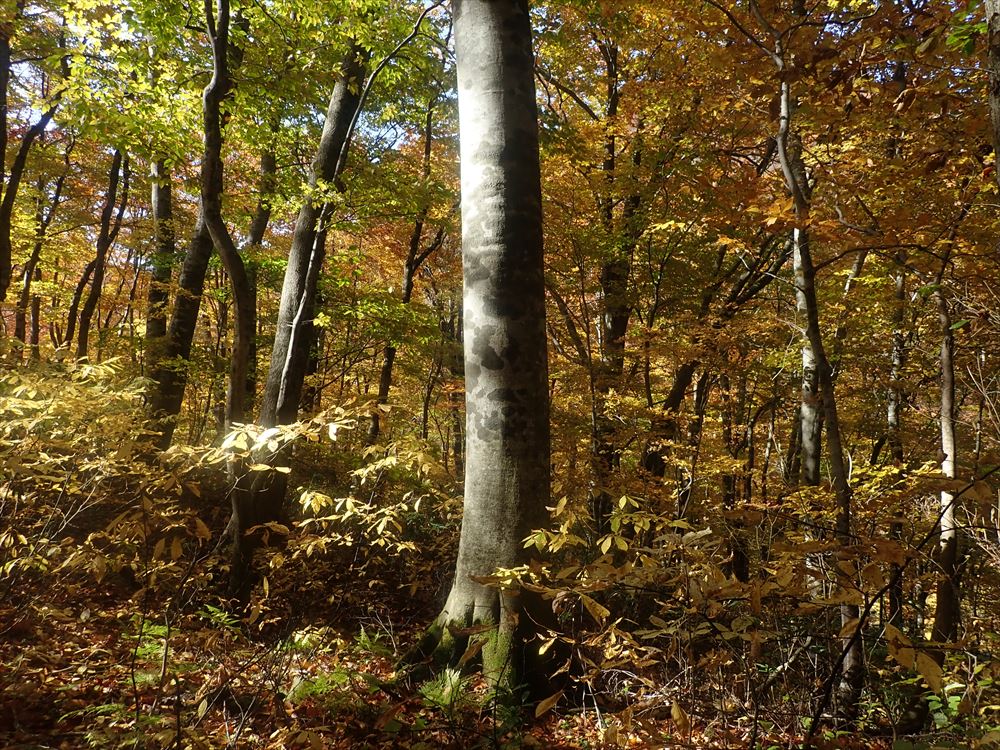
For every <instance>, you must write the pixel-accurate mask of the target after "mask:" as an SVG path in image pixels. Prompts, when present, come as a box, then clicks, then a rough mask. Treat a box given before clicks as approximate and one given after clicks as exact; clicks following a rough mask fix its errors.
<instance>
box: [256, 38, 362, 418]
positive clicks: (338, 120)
mask: <svg viewBox="0 0 1000 750" xmlns="http://www.w3.org/2000/svg"><path fill="white" fill-rule="evenodd" d="M366 59H367V54H366V53H365V52H364V50H362V49H361V47H359V46H357V45H355V46H352V48H351V50H350V51H349V52H348V54H347V55H346V57H345V58H344V65H343V70H342V72H341V76H340V78H339V79H338V80H337V83H336V85H335V86H334V88H333V94H332V95H331V97H330V104H329V106H328V108H327V112H326V120H325V122H324V124H323V133H322V135H321V136H320V142H319V148H318V149H317V151H316V158H315V159H313V163H312V170H311V174H310V177H309V186H310V188H312V189H315V188H316V186H317V185H319V184H320V183H323V184H324V185H327V186H329V185H331V184H332V183H334V182H335V181H336V179H337V177H338V176H339V174H338V169H339V168H340V167H341V166H342V165H341V164H340V163H339V162H340V155H341V153H342V152H343V150H344V148H345V142H346V140H347V137H348V131H349V130H350V127H351V122H352V120H353V119H354V113H355V112H356V111H357V109H358V105H359V103H360V87H361V83H362V80H363V78H364V70H365V61H366ZM322 214H323V204H322V203H317V202H316V199H315V198H314V197H312V196H309V197H307V199H306V201H305V202H304V203H303V204H302V207H301V208H300V209H299V215H298V217H297V218H296V220H295V233H294V235H293V236H292V248H291V251H290V252H289V254H288V266H287V267H286V269H285V278H284V282H283V284H282V287H281V302H280V304H279V307H278V324H277V328H276V330H275V334H274V344H273V346H272V349H271V363H270V367H269V369H268V373H267V381H266V382H265V384H264V394H263V396H262V397H261V406H260V423H261V424H262V425H263V426H264V427H273V426H274V425H277V424H288V423H290V422H294V421H295V419H296V417H297V416H298V409H299V401H300V399H301V396H302V384H303V382H304V380H305V371H306V362H307V360H308V357H309V347H310V344H311V338H312V336H311V334H312V329H313V325H312V318H313V312H314V307H315V303H316V281H317V279H318V276H319V270H320V267H321V266H322V264H323V260H324V257H325V254H326V230H325V227H323V226H322V222H321V218H322Z"/></svg>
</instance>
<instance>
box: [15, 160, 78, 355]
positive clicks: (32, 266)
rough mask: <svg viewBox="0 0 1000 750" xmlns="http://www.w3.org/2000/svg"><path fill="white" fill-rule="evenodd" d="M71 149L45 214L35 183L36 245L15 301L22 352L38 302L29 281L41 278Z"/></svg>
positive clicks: (40, 184)
mask: <svg viewBox="0 0 1000 750" xmlns="http://www.w3.org/2000/svg"><path fill="white" fill-rule="evenodd" d="M72 150H73V144H72V143H70V145H69V146H68V147H67V149H66V154H65V160H66V171H65V172H63V173H62V174H60V175H59V177H58V178H56V184H55V189H54V191H53V194H52V203H51V205H50V206H49V209H48V211H46V210H45V209H44V208H43V205H42V195H41V194H42V191H43V190H44V187H45V183H44V181H43V180H41V179H39V181H38V191H39V197H38V206H37V209H36V211H35V242H34V244H33V245H32V247H31V255H30V256H29V257H28V260H27V262H26V263H25V264H24V271H23V273H22V275H21V280H22V283H21V294H20V296H19V297H18V300H17V309H16V310H15V311H14V338H15V339H17V340H18V341H20V342H21V348H22V349H24V346H25V345H26V344H27V343H28V338H27V335H26V334H27V318H28V313H29V308H30V311H31V312H32V313H33V312H34V304H35V301H36V300H37V299H38V296H37V295H32V294H31V285H32V282H34V281H37V280H38V279H40V278H41V269H39V267H38V263H39V261H40V260H41V257H42V248H43V247H44V245H45V234H46V232H47V231H48V229H49V225H50V224H51V223H52V219H53V218H55V215H56V209H58V208H59V202H60V201H61V200H62V189H63V185H64V184H65V183H66V175H67V174H68V173H69V155H70V152H71V151H72ZM39 304H40V303H39ZM32 320H33V323H32V325H33V328H32V334H33V335H34V344H33V347H34V348H32V359H35V358H36V354H37V349H38V338H37V322H36V321H35V320H34V318H33V319H32ZM20 356H21V355H20V353H18V358H20Z"/></svg>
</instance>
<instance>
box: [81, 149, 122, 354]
mask: <svg viewBox="0 0 1000 750" xmlns="http://www.w3.org/2000/svg"><path fill="white" fill-rule="evenodd" d="M119 182H120V183H121V192H122V197H121V205H119V206H118V212H117V214H115V204H116V201H117V199H118V185H119ZM128 187H129V161H128V156H123V155H122V153H121V151H119V150H117V149H116V150H115V153H114V156H112V158H111V170H110V172H109V173H108V192H107V194H106V195H105V197H104V208H103V209H102V210H101V224H100V230H99V232H98V235H97V252H96V255H95V257H94V261H93V262H94V267H93V274H92V277H91V280H90V291H89V292H88V294H87V298H86V300H84V303H83V307H82V308H80V328H79V332H78V333H77V342H76V356H77V358H78V359H83V358H84V357H86V356H87V349H88V346H89V342H90V323H91V321H92V320H93V317H94V312H95V311H96V310H97V303H98V301H99V300H100V299H101V292H102V291H103V289H104V272H105V269H106V267H107V260H108V251H109V250H110V249H111V246H112V245H113V244H114V243H115V240H116V239H117V237H118V230H119V229H120V228H121V225H122V217H123V216H124V214H125V206H126V205H127V204H128ZM99 322H100V321H98V323H99ZM67 343H69V342H67Z"/></svg>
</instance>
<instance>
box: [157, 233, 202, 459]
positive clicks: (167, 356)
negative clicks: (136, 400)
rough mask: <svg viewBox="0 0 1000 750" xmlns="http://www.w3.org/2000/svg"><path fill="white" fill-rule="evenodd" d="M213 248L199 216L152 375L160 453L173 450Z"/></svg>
mask: <svg viewBox="0 0 1000 750" xmlns="http://www.w3.org/2000/svg"><path fill="white" fill-rule="evenodd" d="M212 247H213V246H212V236H211V235H210V234H209V232H208V228H207V227H206V226H205V221H204V218H203V217H202V216H201V214H200V213H199V216H198V219H197V222H196V224H195V228H194V232H193V233H192V235H191V239H190V241H189V243H188V249H187V253H186V254H185V256H184V263H183V265H182V266H181V271H180V276H179V277H178V280H177V296H176V298H175V300H174V308H173V311H172V313H171V315H170V327H169V328H168V329H167V338H166V341H165V342H164V344H165V345H164V347H163V357H162V358H161V359H160V360H159V361H158V362H157V363H156V364H155V366H154V367H153V369H152V373H151V374H152V379H153V382H154V383H155V384H156V385H155V387H154V389H153V393H152V394H151V396H150V409H149V410H150V415H151V417H152V420H153V428H154V430H155V431H156V434H157V438H156V446H157V448H159V449H160V450H166V449H167V448H169V447H170V442H171V440H172V438H173V434H174V429H175V428H176V426H177V417H178V416H179V415H180V413H181V404H182V402H183V400H184V387H185V386H186V384H187V377H188V370H187V365H188V362H189V360H190V359H191V345H192V343H193V342H194V332H195V328H196V327H197V325H198V313H199V311H200V309H201V297H202V293H203V292H204V290H205V273H206V271H207V270H208V261H209V259H210V258H211V257H212Z"/></svg>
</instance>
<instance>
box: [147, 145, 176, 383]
mask: <svg viewBox="0 0 1000 750" xmlns="http://www.w3.org/2000/svg"><path fill="white" fill-rule="evenodd" d="M149 178H150V204H151V208H152V213H153V257H152V258H151V266H152V273H151V274H150V279H149V291H148V294H147V298H146V299H147V305H146V370H147V371H148V372H153V371H155V370H156V368H157V366H158V365H159V362H160V360H161V359H162V357H163V354H164V350H165V348H166V343H167V308H168V302H169V299H170V277H171V274H172V273H173V269H174V261H175V259H176V256H177V243H176V241H175V238H174V209H173V189H172V186H171V174H170V169H169V168H168V167H167V166H166V163H165V162H164V161H163V160H162V159H159V160H156V161H154V162H153V164H152V166H151V168H150V175H149Z"/></svg>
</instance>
